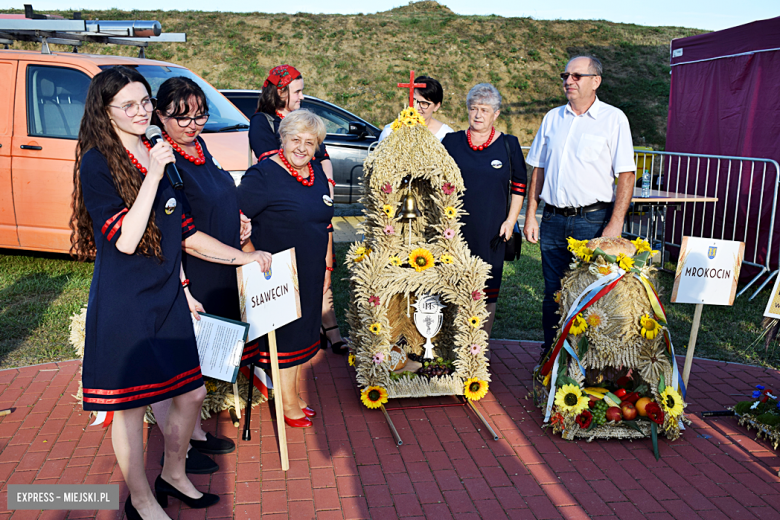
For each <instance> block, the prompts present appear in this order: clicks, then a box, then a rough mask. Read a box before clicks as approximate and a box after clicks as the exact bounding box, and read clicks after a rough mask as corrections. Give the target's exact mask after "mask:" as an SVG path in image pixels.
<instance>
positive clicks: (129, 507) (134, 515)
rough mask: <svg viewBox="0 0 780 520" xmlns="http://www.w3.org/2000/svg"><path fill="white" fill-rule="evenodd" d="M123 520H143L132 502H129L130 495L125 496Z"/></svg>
mask: <svg viewBox="0 0 780 520" xmlns="http://www.w3.org/2000/svg"><path fill="white" fill-rule="evenodd" d="M125 518H126V519H127V520H144V519H143V518H141V515H140V514H139V513H138V511H137V510H136V508H135V507H134V506H133V501H132V500H130V495H128V496H127V500H126V501H125Z"/></svg>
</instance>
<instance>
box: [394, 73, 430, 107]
mask: <svg viewBox="0 0 780 520" xmlns="http://www.w3.org/2000/svg"><path fill="white" fill-rule="evenodd" d="M398 86H399V87H400V88H408V89H409V106H410V107H413V106H414V89H416V88H425V87H427V86H428V85H426V84H425V83H415V82H414V71H413V70H410V71H409V83H399V84H398Z"/></svg>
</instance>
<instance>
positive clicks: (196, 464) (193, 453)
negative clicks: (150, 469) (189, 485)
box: [160, 448, 219, 475]
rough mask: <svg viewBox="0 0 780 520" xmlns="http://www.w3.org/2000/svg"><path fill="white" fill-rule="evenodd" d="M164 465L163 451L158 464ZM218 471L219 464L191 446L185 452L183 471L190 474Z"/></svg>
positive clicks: (207, 473)
mask: <svg viewBox="0 0 780 520" xmlns="http://www.w3.org/2000/svg"><path fill="white" fill-rule="evenodd" d="M164 465H165V453H163V456H162V457H161V458H160V466H164ZM217 471H219V464H217V463H216V462H214V461H213V460H211V459H210V458H208V457H207V456H205V455H204V454H202V453H201V452H199V451H198V450H197V449H195V448H192V449H191V450H190V451H188V452H187V460H186V461H185V463H184V472H185V473H189V474H190V475H209V474H211V473H216V472H217Z"/></svg>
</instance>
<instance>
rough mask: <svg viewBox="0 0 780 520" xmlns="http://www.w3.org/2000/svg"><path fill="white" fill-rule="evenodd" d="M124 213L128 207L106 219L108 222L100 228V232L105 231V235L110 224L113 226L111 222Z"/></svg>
mask: <svg viewBox="0 0 780 520" xmlns="http://www.w3.org/2000/svg"><path fill="white" fill-rule="evenodd" d="M122 213H127V208H125V209H123V210H121V211H120V212H119V213H117V214H116V215H114V216H113V217H111V218H110V219H108V220H106V223H105V224H103V228H102V229H101V230H100V232H101V233H103V234H104V235H105V234H106V231H107V230H108V228H109V226H111V224H112V223H113V222H114V220H115V219H116V218H117V217H118V216H119V215H121V214H122Z"/></svg>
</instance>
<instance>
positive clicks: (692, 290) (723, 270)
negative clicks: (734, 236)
mask: <svg viewBox="0 0 780 520" xmlns="http://www.w3.org/2000/svg"><path fill="white" fill-rule="evenodd" d="M744 254H745V244H744V243H743V242H732V241H730V240H715V239H712V238H697V237H683V239H682V246H681V247H680V260H679V261H678V262H677V273H676V274H675V275H674V289H672V300H671V301H672V303H703V304H707V305H733V304H734V297H735V296H736V294H737V281H738V280H739V271H740V269H741V267H742V258H743V257H744Z"/></svg>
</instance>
